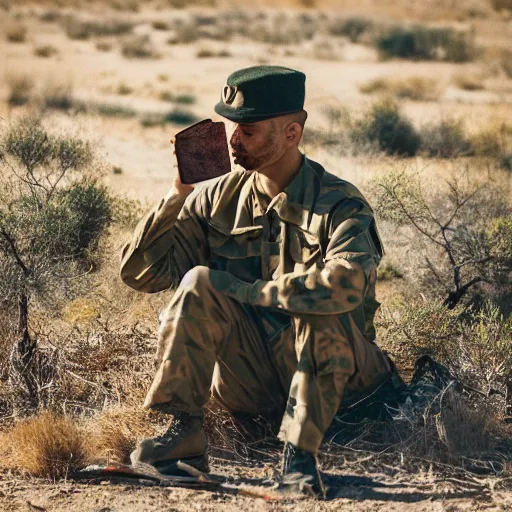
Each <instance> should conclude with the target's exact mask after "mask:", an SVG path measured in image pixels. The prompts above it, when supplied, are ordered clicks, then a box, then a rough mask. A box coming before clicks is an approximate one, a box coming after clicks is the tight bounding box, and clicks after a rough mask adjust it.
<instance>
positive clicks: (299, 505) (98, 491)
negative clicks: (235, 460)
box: [0, 463, 512, 512]
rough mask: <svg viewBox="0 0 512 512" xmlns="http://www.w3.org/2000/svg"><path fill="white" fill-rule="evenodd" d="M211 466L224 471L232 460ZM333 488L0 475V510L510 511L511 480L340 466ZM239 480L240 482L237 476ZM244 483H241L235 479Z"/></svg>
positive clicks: (257, 474) (249, 477)
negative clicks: (241, 491)
mask: <svg viewBox="0 0 512 512" xmlns="http://www.w3.org/2000/svg"><path fill="white" fill-rule="evenodd" d="M212 470H213V471H214V472H216V473H221V474H226V473H227V470H226V466H225V465H223V464H221V463H220V464H216V465H214V466H213V468H212ZM240 472H242V473H243V474H244V477H245V481H246V482H249V483H253V484H256V485H259V484H260V482H261V481H262V473H263V470H262V469H249V468H246V467H237V466H231V467H230V468H229V473H230V475H231V477H233V478H235V479H236V478H237V476H236V475H237V474H239V473H240ZM325 480H326V483H328V484H329V485H330V486H331V487H330V490H329V494H328V499H327V500H325V501H319V500H315V499H314V498H307V497H304V498H300V497H298V498H288V497H284V498H282V499H280V500H273V501H269V500H267V499H264V498H253V497H245V496H235V495H233V494H227V493H218V492H208V491H193V490H188V489H172V488H158V487H149V486H145V485H140V484H139V485H137V484H136V485H134V484H132V483H126V482H123V483H118V484H112V483H108V482H103V483H99V484H84V483H77V482H71V481H68V482H65V483H59V484H50V483H45V482H37V481H34V480H31V481H25V480H19V479H17V480H15V479H12V478H8V477H5V478H3V479H2V480H1V481H0V507H1V510H2V511H5V512H11V511H37V510H39V511H48V512H69V511H72V510H77V511H78V510H79V511H80V512H136V511H137V512H145V511H148V512H150V511H151V512H152V511H165V512H176V511H187V512H190V511H194V510H198V511H209V510H223V511H239V510H251V511H254V512H260V511H274V510H280V511H281V510H282V511H294V512H306V511H308V512H309V511H315V512H316V511H334V510H344V511H345V510H346V511H357V512H362V511H375V510H379V511H394V510H398V511H406V510H411V508H412V507H414V510H415V511H417V512H434V511H450V512H455V511H477V510H486V511H505V510H510V507H511V506H512V493H510V492H508V491H507V487H508V488H509V487H510V486H509V485H508V486H507V482H504V481H495V480H489V481H487V480H478V481H477V480H476V479H468V480H465V481H463V480H457V479H449V478H447V479H442V478H434V477H433V476H432V475H428V474H418V475H410V474H404V475H402V476H399V477H397V476H395V477H393V478H392V477H390V476H389V475H385V474H382V473H375V474H373V473H364V474H357V473H353V472H345V473H343V475H342V474H341V472H340V471H339V470H337V471H330V472H329V474H328V475H327V476H326V477H325ZM235 481H236V480H235ZM237 483H238V482H237Z"/></svg>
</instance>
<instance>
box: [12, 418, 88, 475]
mask: <svg viewBox="0 0 512 512" xmlns="http://www.w3.org/2000/svg"><path fill="white" fill-rule="evenodd" d="M3 441H4V442H5V444H4V450H5V451H6V452H7V453H6V456H7V462H8V463H10V465H11V466H12V467H14V468H16V469H18V470H20V471H23V472H26V473H29V474H30V475H32V476H41V477H45V478H49V479H51V480H59V479H61V478H66V477H67V475H68V474H70V473H72V472H73V471H75V470H78V469H80V468H82V467H84V465H85V464H86V461H87V458H88V457H87V449H86V439H85V437H84V434H83V432H82V431H81V430H80V429H79V428H78V427H77V424H76V423H75V422H73V421H71V420H69V419H67V418H63V417H61V416H57V415H55V414H54V413H51V412H43V413H42V414H41V415H39V416H37V417H35V418H31V419H28V420H24V421H21V422H19V423H17V424H16V425H15V426H14V428H13V429H12V430H11V431H10V432H9V433H7V434H5V439H3Z"/></svg>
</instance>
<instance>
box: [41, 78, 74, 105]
mask: <svg viewBox="0 0 512 512" xmlns="http://www.w3.org/2000/svg"><path fill="white" fill-rule="evenodd" d="M41 103H42V107H43V109H54V110H69V109H71V108H73V107H77V104H76V101H75V100H74V98H73V89H72V86H71V85H70V84H59V83H54V82H49V83H47V84H46V86H45V87H44V88H43V91H42V93H41Z"/></svg>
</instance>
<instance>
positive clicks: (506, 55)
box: [501, 50, 512, 78]
mask: <svg viewBox="0 0 512 512" xmlns="http://www.w3.org/2000/svg"><path fill="white" fill-rule="evenodd" d="M501 67H502V68H503V71H505V73H506V74H507V76H508V77H509V78H512V51H510V50H505V51H504V52H503V54H502V57H501Z"/></svg>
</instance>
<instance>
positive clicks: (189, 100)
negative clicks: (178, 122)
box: [173, 94, 196, 105]
mask: <svg viewBox="0 0 512 512" xmlns="http://www.w3.org/2000/svg"><path fill="white" fill-rule="evenodd" d="M173 101H174V102H175V103H180V104H181V105H192V104H194V103H195V102H196V97H195V96H194V95H193V94H177V95H176V96H175V97H174V100H173Z"/></svg>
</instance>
